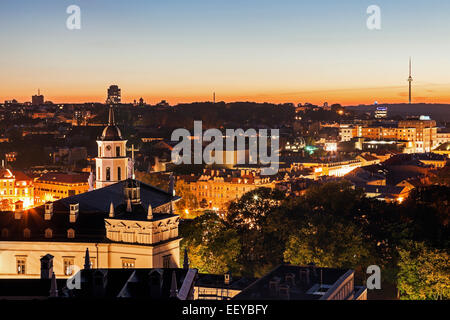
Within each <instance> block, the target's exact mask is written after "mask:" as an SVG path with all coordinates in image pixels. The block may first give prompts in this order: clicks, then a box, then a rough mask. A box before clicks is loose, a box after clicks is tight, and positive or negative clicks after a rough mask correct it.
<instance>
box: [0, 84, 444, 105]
mask: <svg viewBox="0 0 450 320" xmlns="http://www.w3.org/2000/svg"><path fill="white" fill-rule="evenodd" d="M449 86H450V85H420V86H416V87H415V88H414V89H413V103H450V90H449V89H448V88H449ZM119 87H121V89H122V102H123V103H133V102H134V100H136V101H139V98H141V97H142V98H143V99H144V101H145V102H146V103H148V104H152V105H154V104H156V103H158V102H160V101H161V100H166V101H167V102H168V103H170V104H171V105H175V104H179V103H192V102H206V101H212V100H213V91H214V90H211V92H208V93H207V94H205V93H204V92H206V91H208V90H199V89H197V90H195V91H194V90H191V91H192V92H186V89H181V90H179V94H177V92H178V90H177V89H176V88H174V89H173V90H170V91H169V90H159V91H158V94H154V93H152V94H151V95H150V94H148V93H147V94H146V93H145V90H144V89H143V90H142V91H139V90H137V89H132V90H130V89H129V88H126V87H125V86H121V85H120V84H119ZM227 89H228V90H224V91H223V92H221V91H220V90H216V102H219V101H225V102H236V101H250V102H257V103H263V102H268V103H289V102H291V103H294V104H298V103H302V104H304V103H306V102H309V103H313V104H317V105H322V104H323V103H324V102H328V103H329V104H333V103H340V104H342V105H359V104H365V105H371V104H373V103H374V102H375V101H377V102H378V103H380V104H383V103H386V104H393V103H407V102H408V101H407V100H408V91H407V90H408V89H407V86H404V87H400V86H392V87H373V88H352V89H329V90H327V89H320V90H309V91H306V90H305V91H301V90H298V91H297V92H294V91H293V90H292V91H290V92H283V91H281V90H265V89H261V90H258V89H255V88H252V90H249V91H247V92H242V90H240V91H237V90H233V88H227ZM61 90H63V89H61V88H58V89H57V91H56V90H55V91H56V92H54V91H53V90H52V89H51V88H49V89H47V90H46V91H44V92H43V94H44V96H45V101H52V102H53V103H55V104H58V103H87V102H98V103H104V102H105V99H106V87H105V90H102V91H101V93H99V94H97V92H98V90H96V91H95V94H94V93H93V92H92V94H86V95H81V94H80V95H78V94H76V93H75V92H71V93H69V94H64V93H63V92H61V93H59V91H61ZM71 90H72V91H75V90H74V89H73V88H71ZM80 91H84V90H80ZM103 91H105V92H103ZM262 92H264V93H262ZM13 93H14V92H13ZM32 94H35V93H30V95H29V96H24V95H23V94H20V95H15V96H14V94H12V95H10V96H0V101H2V102H3V101H5V100H12V99H16V100H17V101H19V102H21V103H23V102H29V101H31V95H32Z"/></svg>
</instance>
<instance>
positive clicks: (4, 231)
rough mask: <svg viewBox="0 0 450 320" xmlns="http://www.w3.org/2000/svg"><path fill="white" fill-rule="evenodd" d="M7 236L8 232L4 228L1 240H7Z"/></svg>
mask: <svg viewBox="0 0 450 320" xmlns="http://www.w3.org/2000/svg"><path fill="white" fill-rule="evenodd" d="M8 236H9V231H8V229H6V228H3V229H2V238H8Z"/></svg>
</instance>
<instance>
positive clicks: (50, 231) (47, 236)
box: [45, 228, 53, 239]
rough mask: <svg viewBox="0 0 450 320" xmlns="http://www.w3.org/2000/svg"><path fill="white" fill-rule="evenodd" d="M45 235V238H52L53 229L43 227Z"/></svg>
mask: <svg viewBox="0 0 450 320" xmlns="http://www.w3.org/2000/svg"><path fill="white" fill-rule="evenodd" d="M45 237H46V238H47V239H49V238H53V230H52V229H50V228H47V229H45Z"/></svg>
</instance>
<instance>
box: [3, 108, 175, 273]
mask: <svg viewBox="0 0 450 320" xmlns="http://www.w3.org/2000/svg"><path fill="white" fill-rule="evenodd" d="M109 118H110V122H109V125H108V127H107V128H105V130H104V131H103V135H102V137H101V138H100V140H99V141H98V144H99V157H98V158H97V159H96V160H97V170H98V171H100V175H97V178H96V188H95V190H92V191H90V192H86V193H83V194H78V195H75V196H72V197H68V198H64V199H60V200H57V201H54V202H47V203H45V204H44V205H41V206H39V207H35V208H32V209H28V210H25V209H24V208H23V207H20V205H17V206H16V208H15V211H9V212H2V213H1V214H0V278H39V277H40V270H41V266H40V259H41V258H42V257H43V256H45V255H47V254H51V255H52V256H54V262H53V263H54V272H55V275H56V277H57V278H61V277H63V278H64V277H65V278H68V277H71V276H72V275H73V274H75V273H76V272H77V271H78V270H80V269H83V265H84V263H85V253H86V249H88V250H89V258H90V263H91V267H92V268H94V269H99V268H107V269H111V268H113V269H114V268H177V267H179V244H180V241H181V238H180V237H179V235H178V224H179V216H177V215H174V214H173V206H174V202H176V201H178V200H179V199H180V198H179V197H176V196H175V195H174V191H173V190H174V186H173V183H171V184H170V185H169V188H168V189H169V190H168V191H165V190H161V189H158V188H155V187H153V186H150V185H146V184H143V183H141V182H139V181H137V180H134V179H131V178H127V176H126V175H128V173H129V172H128V170H130V169H129V168H128V158H126V141H125V140H123V139H122V138H121V134H120V131H119V129H118V128H117V127H115V125H114V114H113V112H112V109H110V117H109ZM108 128H109V129H108ZM111 128H113V129H111ZM116 129H117V130H116ZM111 130H112V132H111ZM119 138H120V139H119ZM116 139H117V140H116ZM108 146H109V148H108ZM116 152H117V153H116ZM108 168H109V169H108ZM108 172H109V176H108V175H107V174H108ZM122 175H123V176H122ZM108 178H109V179H108Z"/></svg>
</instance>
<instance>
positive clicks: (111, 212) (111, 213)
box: [109, 202, 114, 218]
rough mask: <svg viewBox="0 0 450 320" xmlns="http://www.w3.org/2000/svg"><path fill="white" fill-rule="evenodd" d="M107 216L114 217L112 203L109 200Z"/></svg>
mask: <svg viewBox="0 0 450 320" xmlns="http://www.w3.org/2000/svg"><path fill="white" fill-rule="evenodd" d="M109 217H110V218H114V204H113V203H112V202H111V205H110V206H109Z"/></svg>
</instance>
